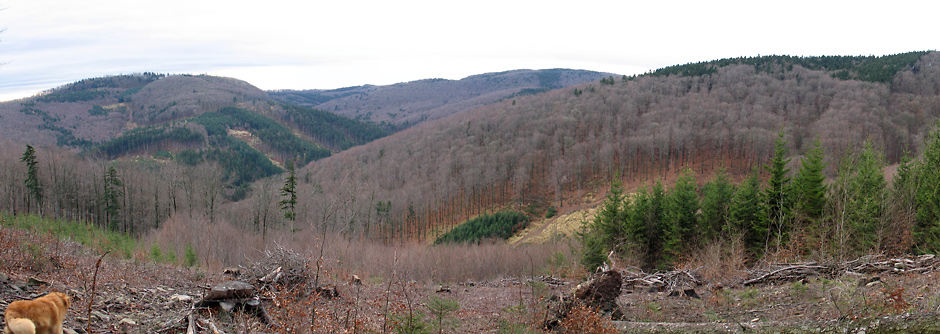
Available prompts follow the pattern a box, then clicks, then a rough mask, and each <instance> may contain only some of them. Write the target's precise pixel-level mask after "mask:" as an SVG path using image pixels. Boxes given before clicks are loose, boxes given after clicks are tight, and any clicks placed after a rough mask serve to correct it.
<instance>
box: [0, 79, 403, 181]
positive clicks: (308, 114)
mask: <svg viewBox="0 0 940 334" xmlns="http://www.w3.org/2000/svg"><path fill="white" fill-rule="evenodd" d="M0 117H2V118H3V120H4V121H5V122H3V123H2V124H3V125H2V127H3V131H4V132H3V135H2V136H0V137H2V138H4V139H7V140H12V141H17V142H20V143H28V144H34V145H38V146H51V145H57V146H61V147H67V148H71V149H73V150H76V151H78V150H80V151H81V152H82V153H83V154H84V155H87V156H93V157H98V158H104V159H107V160H114V159H119V158H124V157H153V158H156V159H160V160H165V159H175V160H177V161H179V162H180V163H183V164H186V165H197V164H201V163H204V162H211V163H216V164H218V165H220V166H221V168H222V170H223V173H224V175H225V180H224V181H225V182H226V183H227V184H228V185H229V188H231V189H230V191H228V193H229V195H232V196H234V194H236V193H238V194H244V193H245V191H246V189H247V188H246V187H247V186H248V183H249V182H251V181H254V180H257V179H259V178H264V177H267V176H271V175H274V174H278V173H280V172H282V171H283V169H282V168H281V167H280V166H281V165H283V163H285V162H286V161H287V160H295V162H296V163H298V164H306V163H307V162H309V161H311V160H314V159H320V158H324V157H327V156H329V155H330V154H331V153H332V152H338V151H341V150H344V149H347V148H349V147H351V146H354V145H359V144H362V143H366V142H369V141H371V140H374V139H376V138H379V137H382V136H385V135H386V134H387V132H386V131H385V130H383V129H381V128H379V127H377V126H375V125H372V124H368V123H364V122H359V121H355V120H351V119H347V118H344V117H341V116H337V115H335V114H332V113H328V112H324V111H319V110H315V109H309V108H305V107H298V106H292V105H285V104H282V103H279V102H274V101H272V100H270V99H268V97H267V95H266V94H265V93H264V92H263V91H261V90H259V89H257V88H255V87H254V86H251V85H250V84H248V83H246V82H244V81H240V80H236V79H231V78H221V77H212V76H204V75H200V76H192V75H171V76H164V75H159V74H152V73H144V74H137V75H123V76H114V77H103V78H95V79H88V80H83V81H80V82H76V83H73V84H69V85H66V86H63V87H59V88H56V89H53V90H51V91H49V92H47V93H44V94H41V95H39V96H37V97H33V98H28V99H22V100H18V101H11V102H6V103H3V104H0ZM232 198H240V196H234V197H232Z"/></svg>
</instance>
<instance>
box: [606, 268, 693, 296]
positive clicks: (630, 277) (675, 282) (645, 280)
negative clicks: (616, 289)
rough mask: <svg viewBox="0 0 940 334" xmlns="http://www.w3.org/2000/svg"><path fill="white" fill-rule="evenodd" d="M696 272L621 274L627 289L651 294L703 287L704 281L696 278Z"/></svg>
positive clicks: (626, 272)
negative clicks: (634, 288)
mask: <svg viewBox="0 0 940 334" xmlns="http://www.w3.org/2000/svg"><path fill="white" fill-rule="evenodd" d="M695 271H697V269H696V270H692V271H688V270H673V271H667V272H655V273H652V274H647V273H644V272H643V271H637V272H629V271H624V272H622V273H621V275H622V276H623V284H624V286H625V287H639V288H642V289H646V290H648V291H650V292H660V291H682V290H687V289H691V288H694V287H696V286H700V285H702V279H700V278H699V277H697V276H696V274H695Z"/></svg>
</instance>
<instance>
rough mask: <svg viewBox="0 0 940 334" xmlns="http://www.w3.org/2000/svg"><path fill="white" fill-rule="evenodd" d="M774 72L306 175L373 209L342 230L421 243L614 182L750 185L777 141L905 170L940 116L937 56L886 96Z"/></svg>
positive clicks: (450, 122) (457, 134)
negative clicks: (714, 177) (723, 177)
mask: <svg viewBox="0 0 940 334" xmlns="http://www.w3.org/2000/svg"><path fill="white" fill-rule="evenodd" d="M906 59H907V56H906V55H899V56H897V58H891V57H887V59H883V60H884V61H886V62H887V63H904V62H906V61H908V60H906ZM767 63H768V64H769V65H766V66H765V67H761V68H758V66H755V65H753V64H746V63H731V64H728V65H726V66H718V65H719V64H717V63H716V64H709V66H710V67H711V68H713V71H712V70H710V71H709V73H704V74H700V75H697V74H691V75H666V76H652V75H650V76H641V77H639V78H635V79H632V80H604V81H603V83H600V82H594V83H590V84H582V85H578V86H576V87H575V88H569V89H559V90H554V91H550V92H547V93H545V94H539V95H536V96H524V97H518V98H516V99H515V101H504V102H500V103H496V104H491V105H487V106H484V107H481V108H478V109H474V110H471V111H467V112H462V113H459V114H456V115H453V116H451V117H448V118H443V119H439V120H436V121H433V122H428V123H425V124H421V125H419V126H416V127H412V128H410V129H407V130H405V131H402V132H399V133H397V134H395V135H392V136H389V137H386V138H382V139H380V140H377V141H375V142H372V143H370V144H368V145H364V146H359V147H355V148H353V149H350V150H347V151H344V152H341V153H339V154H337V155H335V156H333V157H330V158H328V159H324V160H320V161H317V162H314V163H312V164H311V165H309V166H308V170H309V172H310V173H312V177H313V178H314V179H315V180H318V182H320V185H318V189H321V187H322V189H324V190H325V191H326V195H327V196H321V197H320V198H321V199H322V200H331V201H336V200H337V198H340V197H342V196H351V197H352V196H358V197H355V198H356V199H355V201H356V202H357V203H369V204H364V205H362V206H361V208H360V209H359V210H361V211H359V212H356V213H350V215H351V216H353V217H360V218H359V219H356V220H350V223H348V226H344V227H343V229H344V230H347V231H358V232H362V231H369V232H368V233H371V234H372V237H376V238H380V239H388V238H415V237H416V238H423V237H426V236H427V235H426V234H425V233H428V231H433V230H434V229H435V228H437V227H440V226H441V225H447V224H454V223H456V222H459V221H461V220H463V219H466V218H467V217H470V216H472V215H475V214H478V213H481V212H485V211H492V210H494V209H496V208H501V207H506V206H511V207H514V208H516V209H519V210H533V212H538V211H539V210H541V209H544V208H546V207H548V206H550V205H551V206H556V207H558V208H560V209H561V210H562V211H564V210H567V209H569V208H576V207H578V206H581V205H583V204H585V203H586V202H590V201H593V200H596V199H597V195H596V194H598V191H603V190H604V189H606V187H607V186H608V182H609V181H608V180H610V179H611V178H612V177H614V176H615V175H619V176H620V177H621V178H623V179H624V181H625V184H626V185H628V186H630V187H635V186H637V185H639V184H642V183H644V182H647V181H651V180H661V179H669V178H672V177H674V175H676V174H677V173H679V172H680V171H681V170H683V169H685V168H686V167H691V168H693V170H694V171H695V172H696V173H698V174H699V175H701V176H703V177H706V176H708V175H710V174H711V173H713V172H714V171H715V170H716V169H718V168H724V169H726V170H728V171H729V172H730V173H732V174H733V175H736V176H737V177H740V176H742V175H745V174H747V173H749V172H750V171H751V170H752V169H753V168H756V167H758V166H760V165H762V164H764V163H765V162H766V161H767V159H768V158H769V157H770V155H771V154H772V148H773V142H774V139H775V138H776V134H777V133H778V132H779V131H780V130H781V129H784V130H785V131H786V133H787V134H786V139H787V140H788V141H789V143H790V145H791V146H792V152H794V153H796V154H797V155H800V154H802V153H803V152H805V151H806V150H807V149H808V148H809V147H810V146H811V142H812V141H813V139H814V138H819V139H820V140H821V141H822V145H823V147H824V149H825V150H826V152H832V154H833V156H840V153H841V152H846V150H847V149H849V148H853V147H855V146H857V144H858V143H860V142H862V141H864V140H865V139H867V138H871V139H873V140H874V141H875V143H876V145H879V146H880V147H883V148H884V151H885V153H886V157H887V159H888V160H889V161H890V162H897V161H898V160H900V158H901V156H902V155H903V154H904V151H905V150H911V151H914V152H915V153H916V151H917V148H918V146H919V145H921V144H922V140H921V139H920V138H922V135H923V134H924V133H925V132H926V131H927V130H928V129H930V128H931V127H932V126H933V124H934V121H935V120H936V119H937V117H938V115H940V54H938V53H936V52H931V53H929V54H926V55H923V56H922V57H920V58H915V60H913V63H909V64H907V65H905V66H900V67H899V68H903V70H900V71H899V72H897V73H896V74H894V75H893V79H892V80H891V81H890V83H882V82H881V81H878V80H873V81H861V80H855V79H851V76H850V77H849V78H848V79H844V76H843V75H841V74H839V71H841V69H840V70H838V71H829V70H823V69H817V70H814V69H809V68H805V67H803V66H801V65H799V64H796V63H792V62H790V63H788V62H786V61H782V62H779V63H776V62H767ZM858 71H859V70H858V69H857V68H851V70H849V72H850V73H858ZM793 161H794V162H793V163H797V162H798V161H799V159H793ZM828 166H830V169H833V168H835V167H834V166H838V161H831V162H829V165H828ZM830 172H831V171H830ZM343 189H356V190H357V192H356V194H352V195H350V194H343V193H342V191H343ZM357 194H358V195H357ZM375 203H382V206H381V207H382V209H383V210H382V214H383V215H386V216H383V218H382V220H381V221H382V224H383V225H384V226H385V227H384V229H377V228H376V227H375V226H371V225H370V224H375V223H376V222H377V220H376V219H374V218H372V219H371V220H370V219H362V218H361V217H374V216H375V212H373V211H374V209H375V207H376V205H375ZM370 212H371V215H370ZM386 212H387V213H386Z"/></svg>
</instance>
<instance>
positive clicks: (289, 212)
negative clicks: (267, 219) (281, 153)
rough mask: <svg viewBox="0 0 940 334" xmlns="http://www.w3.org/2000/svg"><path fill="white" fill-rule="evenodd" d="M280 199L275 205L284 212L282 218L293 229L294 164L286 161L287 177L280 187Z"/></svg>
mask: <svg viewBox="0 0 940 334" xmlns="http://www.w3.org/2000/svg"><path fill="white" fill-rule="evenodd" d="M281 197H283V198H284V199H282V200H281V201H280V202H278V203H277V204H278V205H279V206H280V207H281V210H284V218H287V219H288V220H290V221H291V224H292V226H291V228H293V222H294V219H296V218H297V212H296V211H294V208H295V207H296V205H297V176H296V175H295V174H294V162H293V161H291V160H287V177H286V178H285V179H284V186H283V187H281Z"/></svg>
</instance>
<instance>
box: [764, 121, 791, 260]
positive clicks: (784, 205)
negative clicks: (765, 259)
mask: <svg viewBox="0 0 940 334" xmlns="http://www.w3.org/2000/svg"><path fill="white" fill-rule="evenodd" d="M784 134H785V133H784V131H783V130H782V129H781V130H780V133H779V134H778V135H777V140H776V141H775V142H774V157H773V158H772V159H771V160H770V166H768V169H769V170H770V179H768V180H767V188H766V189H765V192H764V196H763V199H764V209H765V211H766V216H765V219H767V222H766V225H767V226H768V229H769V233H768V234H767V240H765V244H764V248H765V250H766V248H769V246H770V238H771V237H773V238H774V239H775V240H776V248H778V249H779V248H780V245H781V244H782V243H783V242H784V241H785V240H786V238H787V235H788V231H789V229H790V223H789V222H790V220H791V217H790V214H791V198H790V177H789V176H788V174H789V173H790V168H788V167H787V164H788V163H790V158H789V155H790V149H789V148H787V141H786V140H784Z"/></svg>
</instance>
